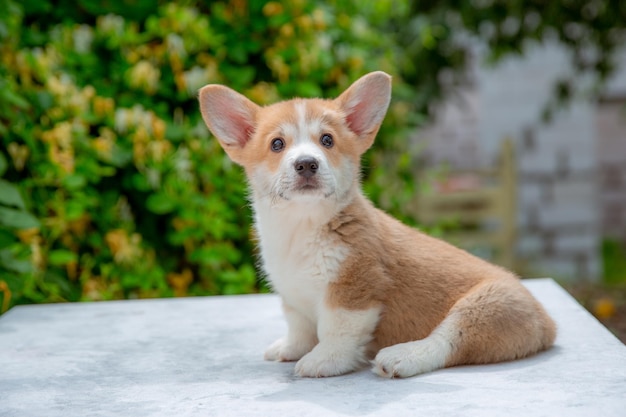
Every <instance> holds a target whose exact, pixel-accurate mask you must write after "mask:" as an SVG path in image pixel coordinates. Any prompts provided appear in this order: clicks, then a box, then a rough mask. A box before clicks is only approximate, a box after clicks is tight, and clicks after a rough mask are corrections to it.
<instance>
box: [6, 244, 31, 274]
mask: <svg viewBox="0 0 626 417" xmlns="http://www.w3.org/2000/svg"><path fill="white" fill-rule="evenodd" d="M0 266H3V267H4V268H6V269H8V270H10V271H15V272H18V273H21V274H25V273H27V272H31V271H32V270H33V265H32V264H31V263H30V262H28V261H22V260H19V259H15V257H14V256H13V253H12V252H11V251H10V250H7V249H5V250H0Z"/></svg>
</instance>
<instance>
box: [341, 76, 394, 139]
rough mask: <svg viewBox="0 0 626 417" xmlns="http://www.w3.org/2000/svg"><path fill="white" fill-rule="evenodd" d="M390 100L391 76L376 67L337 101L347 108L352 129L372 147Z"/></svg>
mask: <svg viewBox="0 0 626 417" xmlns="http://www.w3.org/2000/svg"><path fill="white" fill-rule="evenodd" d="M390 100H391V76H389V75H388V74H386V73H384V72H382V71H376V72H371V73H369V74H367V75H364V76H363V77H361V78H359V79H358V80H356V81H355V82H354V83H353V84H352V85H351V86H350V87H349V88H348V89H347V90H346V91H344V92H343V93H342V94H341V95H340V96H339V97H337V98H336V99H335V102H336V103H337V104H338V105H339V107H340V108H341V109H342V110H343V111H344V113H345V115H346V122H347V123H348V127H349V128H350V130H352V131H353V132H354V133H356V135H357V136H359V138H360V139H362V140H363V141H365V142H366V143H364V145H366V146H367V148H369V146H370V145H371V144H372V142H373V141H374V137H375V136H376V133H377V132H378V129H379V127H380V125H381V123H382V122H383V119H384V118H385V114H386V113H387V108H388V107H389V101H390ZM367 148H366V149H367Z"/></svg>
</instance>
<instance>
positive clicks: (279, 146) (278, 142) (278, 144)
mask: <svg viewBox="0 0 626 417" xmlns="http://www.w3.org/2000/svg"><path fill="white" fill-rule="evenodd" d="M284 147H285V141H284V140H282V139H281V138H274V139H272V152H280V151H282V150H283V148H284Z"/></svg>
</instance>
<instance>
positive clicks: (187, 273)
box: [167, 268, 193, 297]
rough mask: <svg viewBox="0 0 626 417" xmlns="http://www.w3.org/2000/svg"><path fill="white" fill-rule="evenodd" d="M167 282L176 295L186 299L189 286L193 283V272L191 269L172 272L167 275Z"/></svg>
mask: <svg viewBox="0 0 626 417" xmlns="http://www.w3.org/2000/svg"><path fill="white" fill-rule="evenodd" d="M167 280H168V282H169V283H170V285H171V286H172V288H173V289H174V295H176V296H177V297H184V296H185V295H187V289H188V288H189V284H191V283H192V282H193V272H191V270H190V269H189V268H185V269H184V270H183V272H181V273H176V272H170V273H169V274H167Z"/></svg>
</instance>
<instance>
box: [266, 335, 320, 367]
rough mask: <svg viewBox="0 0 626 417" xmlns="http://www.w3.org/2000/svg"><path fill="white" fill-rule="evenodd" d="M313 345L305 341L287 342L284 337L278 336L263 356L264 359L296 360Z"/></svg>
mask: <svg viewBox="0 0 626 417" xmlns="http://www.w3.org/2000/svg"><path fill="white" fill-rule="evenodd" d="M312 348H313V346H310V344H306V343H300V344H298V343H288V340H287V338H286V337H283V338H280V339H278V340H277V341H275V342H274V343H272V344H271V345H270V346H269V347H268V348H267V349H266V350H265V355H264V358H265V360H266V361H279V362H292V361H297V360H298V359H300V358H301V357H303V356H304V355H306V353H307V352H309V351H310V350H311V349H312Z"/></svg>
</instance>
